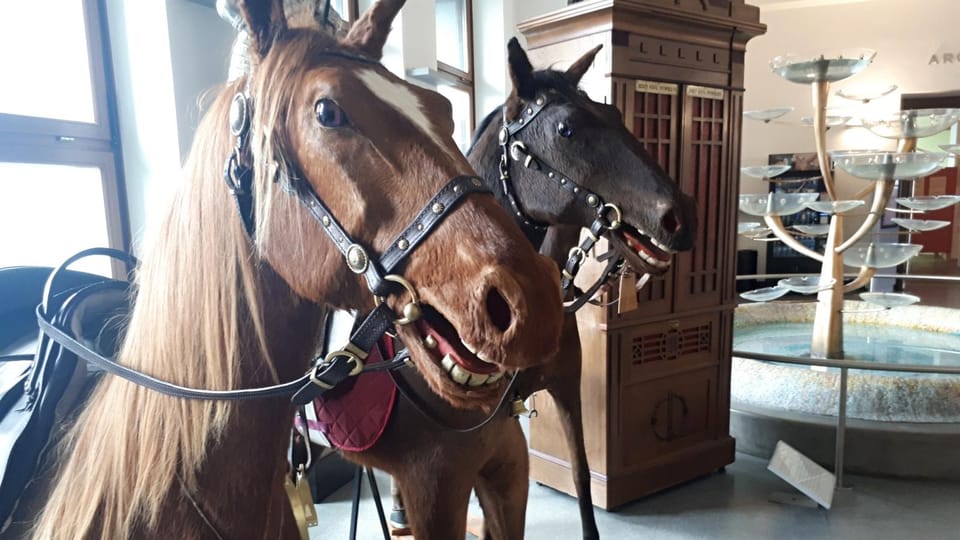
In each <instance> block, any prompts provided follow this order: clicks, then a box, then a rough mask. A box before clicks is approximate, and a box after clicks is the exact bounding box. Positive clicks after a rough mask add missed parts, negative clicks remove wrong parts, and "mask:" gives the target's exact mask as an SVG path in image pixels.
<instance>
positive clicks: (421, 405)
mask: <svg viewBox="0 0 960 540" xmlns="http://www.w3.org/2000/svg"><path fill="white" fill-rule="evenodd" d="M409 357H410V352H409V351H408V350H406V349H401V350H400V351H397V355H396V357H395V358H396V359H399V358H409ZM390 378H392V379H393V385H394V386H396V387H397V391H399V392H400V395H401V396H403V398H404V399H405V400H406V401H407V403H409V404H410V405H411V406H412V407H413V408H414V410H416V411H417V412H418V413H420V415H421V416H423V417H424V418H426V419H427V420H429V421H431V422H433V423H434V424H436V425H437V426H438V427H440V428H443V429H445V430H447V431H453V432H456V433H470V432H472V431H477V430H478V429H480V428H482V427H483V426H485V425H487V424H489V423H490V422H492V421H493V419H494V418H496V417H497V416H499V415H500V414H501V412H500V411H501V410H502V409H503V408H504V405H506V404H507V402H508V401H509V399H510V395H511V393H512V392H513V387H514V385H515V383H516V381H517V373H514V374H513V376H511V377H510V382H509V383H508V384H507V387H506V389H504V391H503V394H502V395H501V396H500V401H499V402H498V403H497V406H496V407H494V409H493V411H492V412H491V413H490V414H489V415H487V416H486V417H485V418H484V419H483V420H481V421H479V422H477V423H476V424H474V425H472V426H470V427H466V428H459V427H454V426H451V425H450V424H448V423H446V422H445V421H443V420H442V419H441V418H440V417H439V416H437V415H435V414H433V413H432V412H430V407H429V406H428V405H427V404H426V403H425V402H424V401H423V400H422V399H420V397H419V396H418V395H417V392H416V390H414V389H413V387H411V386H410V383H408V382H407V381H406V380H404V378H403V377H398V376H397V374H396V373H394V372H392V371H391V372H390Z"/></svg>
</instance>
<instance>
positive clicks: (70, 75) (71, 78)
mask: <svg viewBox="0 0 960 540" xmlns="http://www.w3.org/2000/svg"><path fill="white" fill-rule="evenodd" d="M0 50H2V51H4V53H3V54H0V73H3V81H4V82H3V84H0V113H8V114H19V115H24V116H36V117H41V118H55V119H59V120H72V121H77V122H89V123H93V122H95V121H96V118H95V117H94V106H93V89H92V86H91V82H90V61H89V54H88V53H87V33H86V28H85V26H84V10H83V1H82V0H47V1H44V2H2V3H0Z"/></svg>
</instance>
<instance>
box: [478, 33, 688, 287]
mask: <svg viewBox="0 0 960 540" xmlns="http://www.w3.org/2000/svg"><path fill="white" fill-rule="evenodd" d="M599 50H600V47H599V46H598V47H596V48H594V49H592V50H591V51H589V52H587V53H586V54H584V55H583V57H581V58H580V59H579V60H577V61H576V62H574V63H573V65H571V66H570V68H569V69H567V70H566V71H555V70H542V71H534V69H533V67H532V66H531V64H530V60H529V59H528V58H527V54H526V52H525V51H524V50H523V48H522V47H521V46H520V44H519V43H518V42H517V40H516V39H512V40H511V41H510V43H509V44H508V56H509V64H510V76H511V79H512V80H513V92H512V93H511V94H510V97H509V98H508V100H507V102H506V103H505V104H504V105H503V108H501V109H498V110H496V111H494V112H493V113H491V114H490V116H488V117H487V118H486V119H485V120H484V122H483V124H481V127H480V128H479V129H478V132H477V137H476V138H475V142H474V147H473V148H472V149H471V151H470V152H469V154H468V156H469V158H470V160H471V162H472V163H473V164H474V165H475V166H476V167H477V169H478V170H483V171H490V173H488V174H487V176H488V179H489V176H490V174H496V171H497V164H496V162H495V161H494V160H499V159H500V150H499V147H498V146H497V135H496V134H497V132H498V131H499V129H500V127H501V125H500V122H501V119H505V120H506V121H507V122H508V123H509V122H514V121H515V120H517V119H519V118H524V119H526V117H529V123H527V124H524V125H523V127H522V129H521V130H520V131H518V132H517V133H516V135H514V136H512V137H511V139H510V140H511V142H512V141H520V142H521V143H522V144H523V145H524V146H525V148H526V151H527V152H528V154H527V155H531V156H533V159H532V161H531V162H530V166H528V167H525V166H524V164H525V160H524V159H523V157H524V156H517V157H518V158H520V159H518V161H513V160H511V161H513V163H511V165H510V174H511V176H512V178H513V182H512V184H513V188H514V189H515V191H516V195H517V199H518V202H519V205H520V207H521V208H522V211H523V212H525V213H526V214H527V215H528V216H529V218H532V220H534V221H538V222H541V223H543V224H550V225H579V226H582V227H589V226H590V224H591V223H592V222H593V221H594V219H595V218H596V216H597V210H598V208H597V207H594V206H593V205H591V204H589V202H590V201H591V200H602V201H604V202H606V203H610V204H613V205H616V206H617V207H618V208H619V210H620V212H621V221H622V225H621V226H620V227H618V228H616V229H614V230H610V231H609V232H608V234H607V235H606V236H607V237H608V239H609V240H610V241H611V243H612V244H613V246H614V247H615V248H616V249H617V250H618V251H619V252H620V254H621V255H622V256H623V257H624V258H625V259H626V260H627V263H628V264H630V266H632V267H634V268H635V269H637V270H639V271H642V272H646V273H651V274H662V273H663V272H665V271H666V270H667V269H668V268H669V265H670V262H671V259H672V253H673V252H675V251H681V250H686V249H690V248H691V247H692V246H693V238H694V232H695V230H696V227H697V212H696V202H695V201H694V200H693V199H692V198H691V197H689V196H687V195H685V194H683V193H681V192H680V189H679V188H678V187H677V184H676V182H674V180H673V179H672V178H670V177H669V176H668V175H667V174H666V173H665V172H664V171H663V169H661V168H660V166H659V165H657V163H656V162H655V161H654V160H653V159H652V158H651V157H650V156H649V155H648V154H647V153H646V152H645V151H644V150H643V147H642V146H641V144H640V142H639V141H638V140H637V139H636V137H634V136H633V134H631V133H630V132H629V131H628V130H627V129H626V127H624V125H623V120H622V118H621V116H620V112H619V111H618V110H617V108H616V107H614V106H612V105H606V104H603V103H597V102H595V101H593V100H591V99H590V98H589V97H587V95H586V94H585V93H584V92H583V91H581V90H580V89H579V88H578V84H579V82H580V79H581V78H582V77H583V75H584V73H586V71H587V69H588V68H589V67H590V65H591V64H592V63H593V59H594V57H595V56H596V54H597V52H598V51H599ZM539 100H543V102H545V103H546V105H545V106H543V108H542V109H541V110H539V112H537V113H535V114H532V113H531V112H532V111H534V110H535V109H537V102H538V101H539ZM504 111H505V114H504ZM538 162H539V163H538ZM540 164H545V165H548V166H549V167H551V168H552V169H554V170H555V171H557V173H555V174H550V175H549V176H548V174H547V173H545V172H544V171H543V167H541V166H539V165H540ZM569 180H572V181H573V182H575V183H576V184H579V186H580V188H581V189H580V190H578V191H577V192H573V191H572V190H571V189H563V188H562V187H561V186H560V185H559V182H565V183H566V182H568V181H569ZM568 187H569V186H568ZM587 193H593V194H596V195H598V196H599V199H588V198H587V197H588V195H585V194H587ZM606 213H607V215H608V216H609V217H610V219H611V221H612V220H613V218H615V217H616V213H615V212H614V211H612V209H608V210H607V212H606Z"/></svg>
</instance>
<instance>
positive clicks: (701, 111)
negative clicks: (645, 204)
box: [676, 87, 727, 309]
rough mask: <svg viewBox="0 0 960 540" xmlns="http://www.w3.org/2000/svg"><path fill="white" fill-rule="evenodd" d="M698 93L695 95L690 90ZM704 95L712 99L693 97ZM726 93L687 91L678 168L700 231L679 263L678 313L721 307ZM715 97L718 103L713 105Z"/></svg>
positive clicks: (724, 215)
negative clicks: (687, 132)
mask: <svg viewBox="0 0 960 540" xmlns="http://www.w3.org/2000/svg"><path fill="white" fill-rule="evenodd" d="M695 89H696V90H698V91H697V92H693V90H695ZM692 93H704V94H708V95H710V96H711V97H697V96H696V95H691V94H692ZM724 95H725V91H723V90H719V89H703V88H702V87H687V95H686V97H685V102H684V111H685V113H684V122H685V123H686V122H689V125H690V137H689V138H688V139H687V143H686V146H685V148H684V154H683V155H684V159H683V161H682V164H681V188H682V189H683V191H684V192H685V193H687V194H689V195H692V196H693V197H694V198H695V199H696V200H697V206H698V218H699V222H700V223H699V226H698V227H697V235H696V243H695V247H694V249H693V250H692V251H690V252H688V253H683V254H681V255H679V256H678V257H677V263H678V264H677V281H676V287H677V291H676V302H677V306H676V309H690V308H693V307H698V306H703V305H716V304H717V303H719V301H720V298H721V297H720V293H721V283H720V278H721V273H722V269H723V268H724V266H725V265H724V262H723V261H722V260H721V255H722V254H723V253H724V251H723V250H724V249H725V245H726V239H725V238H724V237H723V236H721V235H719V234H718V232H719V231H726V230H727V229H726V226H727V224H726V200H725V197H724V193H725V189H726V188H725V186H724V182H723V179H724V178H725V176H726V155H725V152H724V142H725V135H726V126H727V118H726V114H725V111H726V104H725V101H724V100H723V99H722V98H723V96H724ZM717 97H719V98H720V99H717Z"/></svg>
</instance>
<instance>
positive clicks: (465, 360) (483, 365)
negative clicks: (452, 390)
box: [416, 305, 506, 387]
mask: <svg viewBox="0 0 960 540" xmlns="http://www.w3.org/2000/svg"><path fill="white" fill-rule="evenodd" d="M416 327H417V330H419V331H420V334H421V336H422V338H423V343H424V347H425V348H426V349H427V350H428V351H429V353H430V355H431V356H432V357H433V360H434V361H435V363H436V364H437V365H439V366H440V367H441V368H442V369H443V370H444V371H445V372H446V374H447V377H449V378H450V380H451V381H453V382H454V383H456V384H458V385H460V386H464V387H489V386H493V385H495V384H496V383H497V382H499V381H500V380H502V379H503V376H504V374H505V373H506V370H504V369H503V368H502V367H500V366H499V365H498V364H495V363H492V362H488V361H487V360H486V359H485V358H484V357H483V353H481V352H479V349H478V348H477V347H476V346H475V345H471V344H469V343H467V342H465V341H463V339H462V338H461V337H460V334H459V333H458V332H457V330H456V329H455V328H454V327H453V325H452V324H451V323H450V321H448V320H447V319H446V318H445V317H444V316H443V315H441V314H440V312H438V311H437V310H436V309H433V308H432V307H430V306H428V305H424V306H423V316H422V317H421V318H420V319H418V320H417V322H416Z"/></svg>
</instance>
